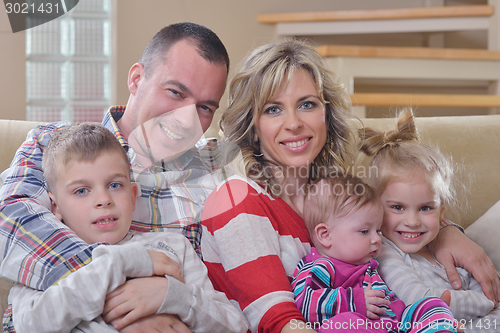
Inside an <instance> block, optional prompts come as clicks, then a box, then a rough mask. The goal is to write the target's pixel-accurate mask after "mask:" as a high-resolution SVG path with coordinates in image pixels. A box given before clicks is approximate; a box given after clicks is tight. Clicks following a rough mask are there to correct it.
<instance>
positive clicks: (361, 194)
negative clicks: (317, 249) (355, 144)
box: [304, 175, 380, 235]
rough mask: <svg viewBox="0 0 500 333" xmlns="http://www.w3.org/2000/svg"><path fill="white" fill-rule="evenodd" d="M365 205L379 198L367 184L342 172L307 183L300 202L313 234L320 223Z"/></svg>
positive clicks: (308, 226) (377, 202) (309, 229)
mask: <svg viewBox="0 0 500 333" xmlns="http://www.w3.org/2000/svg"><path fill="white" fill-rule="evenodd" d="M368 204H380V198H379V196H378V195H377V193H376V191H375V190H374V189H373V187H371V186H370V185H368V184H366V183H365V182H363V180H361V179H360V178H357V177H354V176H351V175H343V176H340V175H339V176H338V177H331V178H324V179H321V180H319V181H318V182H317V183H314V184H312V185H310V186H309V190H308V193H307V195H306V199H305V202H304V221H305V224H306V227H307V230H308V231H309V235H313V233H314V229H315V228H316V226H317V225H318V224H320V223H326V222H327V221H328V220H329V219H331V218H334V219H335V218H340V217H344V216H346V215H348V214H350V213H351V212H353V211H356V210H359V209H361V208H363V207H365V206H366V205H368Z"/></svg>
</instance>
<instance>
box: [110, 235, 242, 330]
mask: <svg viewBox="0 0 500 333" xmlns="http://www.w3.org/2000/svg"><path fill="white" fill-rule="evenodd" d="M141 236H142V237H143V238H145V239H147V240H148V243H150V244H156V246H157V248H158V249H161V248H164V249H166V248H171V249H172V250H173V252H174V253H175V255H176V256H177V258H178V260H179V263H180V266H181V268H182V276H183V278H184V281H185V283H183V282H181V281H179V280H177V279H175V278H173V277H171V276H167V279H168V283H166V282H167V281H165V280H167V279H165V278H163V277H161V278H160V277H153V278H149V279H147V278H146V279H134V280H130V281H127V283H125V284H124V285H123V286H121V287H119V288H118V289H117V290H115V291H114V292H113V293H112V294H113V295H112V297H109V296H108V299H107V304H106V305H105V308H104V313H103V317H104V318H105V320H106V321H112V322H113V325H114V326H115V328H116V327H117V326H116V325H118V327H120V328H122V327H124V326H126V325H128V324H129V323H130V322H132V321H135V320H136V319H137V318H140V317H143V316H144V315H149V314H151V313H168V314H174V315H177V316H178V317H179V318H180V320H181V321H182V322H184V323H185V324H186V325H187V326H188V327H189V328H190V329H191V330H192V331H195V332H246V331H247V329H248V328H247V323H246V320H245V318H244V317H243V315H242V313H241V311H240V310H239V309H237V308H236V307H235V306H234V305H233V304H231V303H230V302H229V300H228V299H227V297H226V296H225V295H224V294H223V293H221V292H218V291H215V289H214V288H213V286H212V283H211V282H210V279H209V278H208V272H207V269H206V267H205V265H204V264H203V262H202V261H201V260H200V259H199V257H198V255H197V254H196V252H195V251H194V249H193V247H192V246H191V244H190V243H189V241H188V240H187V239H186V238H185V237H184V236H182V235H179V234H176V233H149V234H145V235H141ZM165 252H166V251H165ZM145 280H150V281H149V282H147V283H144V281H145ZM163 282H165V283H163ZM163 285H164V286H165V287H163ZM129 287H130V289H129ZM146 289H147V290H146ZM148 295H150V296H148ZM152 304H155V306H154V308H153V309H149V310H148V311H145V312H144V313H141V312H142V310H143V309H146V308H147V307H149V306H150V305H152ZM156 304H158V305H156ZM121 309H122V310H123V311H122V310H121ZM152 311H154V312H152ZM122 315H125V317H124V318H123V319H124V320H120V319H118V321H115V319H116V318H118V317H120V316H122ZM127 317H128V318H127Z"/></svg>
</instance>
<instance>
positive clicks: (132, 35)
mask: <svg viewBox="0 0 500 333" xmlns="http://www.w3.org/2000/svg"><path fill="white" fill-rule="evenodd" d="M81 1H85V0H81ZM113 1H114V5H115V8H116V11H115V13H116V22H115V28H116V29H115V35H114V38H113V43H114V45H115V49H116V60H115V62H114V75H113V79H114V80H115V83H116V91H115V92H114V94H113V95H114V96H115V102H116V103H118V104H126V102H127V99H128V90H127V85H126V83H127V74H128V70H129V68H130V67H131V66H132V64H134V63H135V62H136V61H137V60H138V59H139V57H140V55H141V53H142V51H143V49H144V47H145V46H146V44H147V43H148V41H149V39H150V38H151V37H152V36H153V35H154V34H155V33H156V32H157V31H158V30H160V29H161V28H162V27H164V26H165V25H168V24H171V23H175V22H182V21H192V22H196V23H199V24H202V25H205V26H207V27H209V28H210V29H212V30H213V31H215V32H216V33H217V34H218V35H219V37H220V38H221V39H222V41H223V42H224V44H225V45H226V47H227V49H228V52H229V55H230V58H231V62H232V70H231V73H230V77H231V76H232V75H233V73H234V70H235V69H236V68H237V67H238V63H240V62H241V61H242V59H243V58H244V56H245V55H246V54H247V53H248V52H249V51H250V50H251V49H253V48H254V47H255V46H258V45H260V44H263V43H265V42H269V41H271V40H273V39H274V38H275V34H274V26H272V25H267V24H260V23H258V22H257V14H259V13H265V12H280V11H305V10H306V11H315V10H336V9H337V10H338V9H367V8H391V7H393V8H394V7H402V6H405V7H420V6H425V5H428V4H429V5H439V4H440V3H443V1H445V0H406V1H404V2H403V1H401V0H377V1H376V2H374V1H373V0H356V1H352V0H335V1H332V0H312V1H311V0H272V1H269V0H253V1H244V0H204V1H200V0H141V1H138V0H113ZM446 1H447V2H446V3H447V4H452V5H456V4H466V3H467V2H468V3H471V2H473V3H478V1H479V2H482V3H485V2H486V0H484V1H483V0H478V1H472V0H469V1H466V0H446ZM374 3H376V6H375V5H374ZM0 12H1V13H0V60H1V62H0V63H1V64H2V65H1V66H2V75H1V76H0V100H1V101H2V102H3V103H2V106H3V107H2V109H1V110H0V118H2V119H24V95H25V74H24V72H25V69H24V33H16V34H12V32H11V31H10V26H9V24H8V21H7V15H6V14H5V12H2V11H0ZM452 37H453V38H450V40H452V41H453V45H455V47H457V46H456V45H460V47H467V45H473V46H474V47H478V43H479V47H481V45H483V42H481V41H482V40H484V36H483V35H479V36H477V35H474V36H466V37H465V38H464V37H462V36H461V35H460V34H454V35H453V36H452ZM310 39H311V41H312V42H313V43H316V44H321V43H326V42H328V43H337V44H367V45H369V44H373V43H374V42H376V43H377V44H381V45H394V44H400V43H405V45H408V46H420V45H421V44H422V42H423V38H422V36H420V35H418V34H394V35H391V36H387V35H385V36H384V35H373V36H370V37H364V36H338V37H335V38H333V39H332V38H310ZM477 41H479V42H477ZM483 46H484V45H483ZM363 88H366V87H363ZM366 89H368V90H369V89H371V88H370V87H368V88H366ZM225 100H226V96H224V97H223V100H222V102H221V109H222V108H223V107H224V106H225V105H226V103H225ZM21 110H22V111H21ZM214 123H215V122H214Z"/></svg>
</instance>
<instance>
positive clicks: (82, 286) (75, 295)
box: [9, 243, 153, 333]
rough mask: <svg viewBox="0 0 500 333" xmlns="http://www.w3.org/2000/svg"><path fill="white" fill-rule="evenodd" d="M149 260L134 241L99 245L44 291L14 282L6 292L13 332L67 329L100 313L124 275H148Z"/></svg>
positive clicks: (141, 247) (146, 254)
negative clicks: (86, 259) (82, 264)
mask: <svg viewBox="0 0 500 333" xmlns="http://www.w3.org/2000/svg"><path fill="white" fill-rule="evenodd" d="M152 273H153V264H152V261H151V258H150V257H149V255H148V253H147V251H146V249H145V248H144V247H143V246H142V245H141V244H138V243H131V244H126V245H101V246H98V247H97V248H96V249H95V250H94V251H93V252H92V261H91V262H90V263H89V264H88V265H87V266H85V267H82V268H80V269H78V270H77V271H76V272H73V273H71V274H69V275H68V276H67V277H65V278H64V279H61V280H60V281H59V282H58V284H57V285H53V286H51V287H49V288H48V289H47V290H45V291H44V292H33V291H34V290H30V289H28V288H21V286H17V287H14V288H12V291H11V293H10V294H9V303H11V304H12V317H13V321H14V327H15V329H16V332H17V333H31V332H37V333H45V332H47V333H48V332H69V331H70V330H71V329H72V328H74V327H75V326H77V325H78V323H80V322H81V321H82V320H84V321H92V320H93V319H94V318H96V317H97V316H99V315H100V314H101V313H102V310H103V307H104V300H105V298H106V295H107V294H108V293H109V292H111V291H113V290H114V289H115V288H117V287H118V286H120V285H121V284H123V283H124V282H125V279H126V278H127V277H140V276H151V275H152Z"/></svg>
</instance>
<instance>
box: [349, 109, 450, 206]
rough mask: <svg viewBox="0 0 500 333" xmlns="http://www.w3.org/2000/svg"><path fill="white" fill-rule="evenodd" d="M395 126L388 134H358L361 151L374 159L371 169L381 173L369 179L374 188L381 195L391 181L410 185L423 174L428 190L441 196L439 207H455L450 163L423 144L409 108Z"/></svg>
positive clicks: (368, 131) (365, 130)
mask: <svg viewBox="0 0 500 333" xmlns="http://www.w3.org/2000/svg"><path fill="white" fill-rule="evenodd" d="M396 123H397V124H396V128H395V129H393V130H389V131H386V132H382V131H377V130H374V129H371V128H361V129H360V130H359V136H360V138H361V146H360V149H361V150H362V151H363V152H364V153H365V154H367V155H368V156H374V158H373V160H372V162H371V166H375V167H376V168H377V170H378V172H377V173H373V174H372V177H371V178H370V182H371V184H372V186H374V187H375V189H376V190H377V192H378V193H379V194H382V193H383V192H384V191H385V189H386V187H387V185H388V184H389V183H390V182H391V181H393V180H397V181H407V180H408V175H414V174H418V173H419V172H422V173H423V175H424V176H425V178H426V181H427V184H428V186H429V187H430V188H431V190H432V191H433V192H434V193H435V194H437V195H438V196H439V199H440V202H439V204H440V205H441V206H443V207H445V206H448V205H450V204H453V203H454V202H455V199H456V191H455V186H454V182H455V179H454V177H453V174H454V170H453V164H452V163H451V161H450V160H448V159H447V158H446V157H445V156H444V155H443V154H441V153H440V152H439V150H438V149H436V148H433V147H431V146H428V145H426V144H423V143H421V142H420V138H419V134H418V132H417V127H416V125H415V119H414V116H413V111H412V110H411V109H410V108H406V109H404V110H402V111H401V112H400V114H399V116H398V117H397V120H396ZM375 174H376V175H375ZM410 180H411V179H410Z"/></svg>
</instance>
